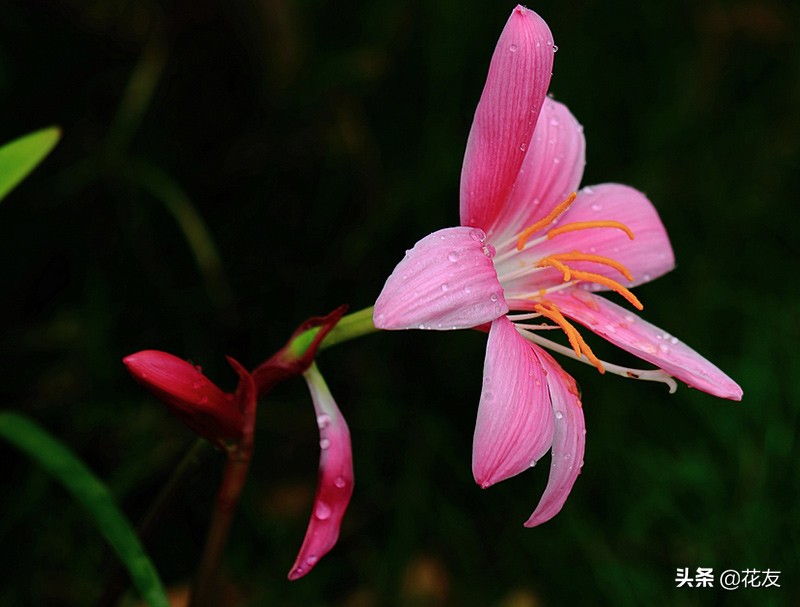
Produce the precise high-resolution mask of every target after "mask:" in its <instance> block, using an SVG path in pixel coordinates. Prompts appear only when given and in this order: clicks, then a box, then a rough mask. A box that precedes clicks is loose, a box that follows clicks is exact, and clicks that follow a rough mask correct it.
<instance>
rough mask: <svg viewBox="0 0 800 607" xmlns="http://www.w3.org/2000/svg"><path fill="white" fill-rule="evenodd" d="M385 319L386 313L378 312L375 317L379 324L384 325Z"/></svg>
mask: <svg viewBox="0 0 800 607" xmlns="http://www.w3.org/2000/svg"><path fill="white" fill-rule="evenodd" d="M385 321H386V315H385V314H378V315H377V316H376V317H375V323H376V324H378V325H383V324H384V322H385Z"/></svg>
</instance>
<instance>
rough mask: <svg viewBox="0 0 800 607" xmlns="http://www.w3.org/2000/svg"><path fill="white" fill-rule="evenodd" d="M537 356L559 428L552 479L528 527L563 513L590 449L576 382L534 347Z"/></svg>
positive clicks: (556, 424)
mask: <svg viewBox="0 0 800 607" xmlns="http://www.w3.org/2000/svg"><path fill="white" fill-rule="evenodd" d="M533 352H534V354H535V356H536V357H537V359H538V362H539V364H540V365H541V366H542V368H543V370H544V374H545V377H546V380H547V388H548V390H549V391H550V399H551V400H552V403H553V412H552V415H553V417H554V419H555V428H554V430H553V449H552V460H551V462H550V478H548V480H547V487H545V490H544V493H543V494H542V497H541V499H540V500H539V504H538V505H537V506H536V510H534V511H533V514H531V516H530V518H528V520H527V521H525V526H526V527H535V526H536V525H541V524H542V523H544V522H546V521H548V520H550V519H551V518H553V517H554V516H555V515H556V514H558V513H559V511H560V510H561V508H562V506H563V505H564V502H565V501H567V497H569V493H570V491H571V490H572V486H573V485H574V484H575V480H576V479H577V478H578V475H579V474H580V472H581V467H582V466H583V452H584V447H585V446H586V424H585V422H584V419H583V409H582V407H581V401H580V397H579V396H578V389H577V387H576V386H575V380H574V379H572V377H570V376H569V375H568V374H567V372H566V371H564V370H563V369H562V368H561V367H560V366H559V365H558V363H556V361H555V360H553V358H552V357H551V356H550V355H549V354H547V353H546V352H545V351H544V350H542V349H541V348H538V347H535V346H534V347H533Z"/></svg>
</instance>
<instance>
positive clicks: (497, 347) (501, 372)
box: [472, 317, 553, 488]
mask: <svg viewBox="0 0 800 607" xmlns="http://www.w3.org/2000/svg"><path fill="white" fill-rule="evenodd" d="M546 381H547V380H546V378H545V372H544V370H543V369H542V367H541V365H540V364H539V362H538V360H537V359H536V358H535V357H534V355H533V353H532V345H531V344H530V343H529V342H527V341H525V339H523V338H522V337H521V336H520V334H519V333H518V332H517V330H516V329H515V328H514V325H512V324H511V322H510V321H509V320H508V319H507V318H506V317H502V318H498V319H497V320H495V321H494V322H493V323H492V327H491V329H490V330H489V341H488V344H487V345H486V361H485V363H484V367H483V389H482V391H481V402H480V405H479V406H478V419H477V421H476V423H475V435H474V438H473V442H472V474H473V476H474V477H475V482H476V483H478V484H479V485H480V486H481V487H483V488H486V487H489V486H490V485H493V484H495V483H497V482H500V481H502V480H505V479H507V478H510V477H512V476H515V475H517V474H519V473H520V472H523V471H524V470H527V469H528V468H530V467H531V466H533V465H535V464H536V461H537V460H538V459H539V458H540V457H542V455H544V454H545V453H546V452H547V450H548V449H549V448H550V444H551V442H552V437H553V415H552V410H551V408H550V396H549V394H548V391H547V385H546Z"/></svg>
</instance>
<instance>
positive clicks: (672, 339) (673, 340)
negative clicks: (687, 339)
mask: <svg viewBox="0 0 800 607" xmlns="http://www.w3.org/2000/svg"><path fill="white" fill-rule="evenodd" d="M669 343H671V344H673V345H674V344H677V343H678V338H677V337H670V339H669Z"/></svg>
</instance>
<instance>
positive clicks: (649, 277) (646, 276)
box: [642, 274, 652, 281]
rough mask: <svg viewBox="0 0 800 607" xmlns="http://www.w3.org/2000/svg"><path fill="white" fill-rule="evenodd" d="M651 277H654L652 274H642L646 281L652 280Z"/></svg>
mask: <svg viewBox="0 0 800 607" xmlns="http://www.w3.org/2000/svg"><path fill="white" fill-rule="evenodd" d="M651 278H652V277H651V276H650V274H645V275H643V276H642V279H643V280H644V281H648V280H650V279H651Z"/></svg>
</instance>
